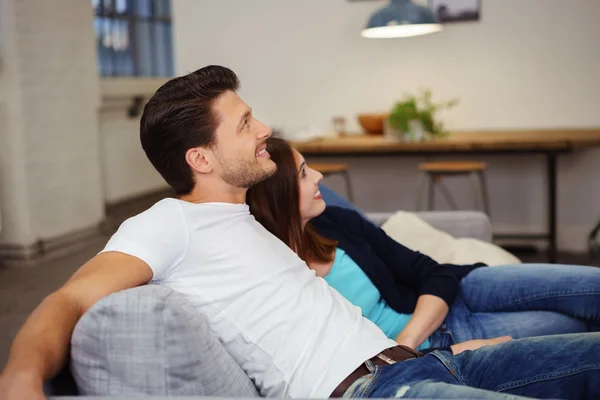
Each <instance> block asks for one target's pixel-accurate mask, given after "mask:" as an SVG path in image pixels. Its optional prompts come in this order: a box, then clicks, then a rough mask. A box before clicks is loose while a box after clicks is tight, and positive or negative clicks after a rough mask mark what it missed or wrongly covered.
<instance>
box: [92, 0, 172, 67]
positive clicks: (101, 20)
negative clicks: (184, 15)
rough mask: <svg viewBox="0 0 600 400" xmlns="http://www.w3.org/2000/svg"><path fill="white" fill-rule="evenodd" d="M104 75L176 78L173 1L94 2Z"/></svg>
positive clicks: (112, 0)
mask: <svg viewBox="0 0 600 400" xmlns="http://www.w3.org/2000/svg"><path fill="white" fill-rule="evenodd" d="M92 6H93V8H94V15H95V17H94V28H95V31H96V43H97V47H98V50H97V51H98V68H99V70H100V75H102V76H139V77H159V76H173V74H174V72H173V43H172V42H173V41H172V33H171V0H92Z"/></svg>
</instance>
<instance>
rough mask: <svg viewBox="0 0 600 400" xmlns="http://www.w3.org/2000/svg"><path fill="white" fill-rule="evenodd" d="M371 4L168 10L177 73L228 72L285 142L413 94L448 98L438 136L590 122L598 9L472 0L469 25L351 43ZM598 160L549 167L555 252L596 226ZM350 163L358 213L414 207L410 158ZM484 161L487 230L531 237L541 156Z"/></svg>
mask: <svg viewBox="0 0 600 400" xmlns="http://www.w3.org/2000/svg"><path fill="white" fill-rule="evenodd" d="M384 4H385V1H365V2H349V1H347V0H327V1H323V0H302V1H292V0H252V1H238V0H204V1H197V0H174V4H173V6H174V7H173V8H174V19H175V49H176V64H177V66H178V68H177V69H178V72H179V73H185V72H187V71H191V70H194V69H197V68H199V67H201V66H204V65H207V64H223V65H226V66H229V67H231V68H233V69H234V70H235V71H236V72H237V73H238V75H239V76H240V78H241V80H242V92H241V93H242V95H243V96H244V97H245V98H246V100H247V101H248V102H249V103H250V104H251V105H252V107H253V108H254V109H255V113H256V115H257V116H258V117H259V118H263V119H264V120H265V121H266V122H268V123H270V124H271V125H272V126H274V127H278V128H282V129H284V131H287V132H290V131H293V130H296V129H298V128H301V127H304V126H307V125H315V126H320V127H324V128H328V127H329V123H330V121H331V117H332V116H334V115H344V116H346V117H347V119H348V120H349V122H350V123H351V126H350V127H351V129H358V126H357V124H356V122H355V116H356V115H357V114H358V113H361V112H370V111H386V110H388V109H389V108H390V107H391V105H392V104H393V102H394V101H395V100H396V99H398V98H399V97H400V96H401V95H402V94H403V93H404V92H406V91H413V90H415V89H417V88H419V87H429V88H431V89H433V91H434V97H435V98H437V99H446V98H451V97H455V96H458V97H460V105H459V107H457V108H456V109H453V110H451V111H448V112H445V113H444V115H443V117H444V120H445V121H446V122H447V125H448V127H450V128H452V129H457V130H461V129H462V130H467V129H494V128H499V129H501V128H506V129H511V128H556V127H599V126H600V112H598V111H599V110H598V107H599V105H600V74H598V71H600V46H598V43H597V39H598V37H600V24H598V23H597V18H598V16H599V15H600V2H599V1H596V0H574V1H569V2H565V1H563V0H527V1H522V0H485V1H484V2H483V11H482V20H481V21H480V22H478V23H462V24H456V25H447V27H446V29H445V30H444V31H443V32H441V33H438V34H434V35H428V36H422V37H416V38H410V39H394V40H381V41H374V40H367V39H362V38H361V37H360V35H359V33H360V30H361V29H362V27H363V26H364V24H365V23H366V21H367V19H368V16H369V15H370V13H371V12H372V11H374V10H375V9H377V8H378V7H381V6H382V5H384ZM599 155H600V151H597V150H593V151H588V152H585V153H581V154H579V153H578V154H577V155H572V156H571V155H570V156H566V157H563V158H562V159H561V162H560V174H559V190H560V196H559V207H560V215H559V226H560V228H561V232H560V238H559V239H560V240H559V244H560V247H561V248H562V249H564V250H584V248H585V235H586V234H587V232H588V231H589V229H591V227H592V226H593V224H594V223H595V220H596V219H597V218H600V185H597V182H598V178H599V177H600V176H599V175H600V172H599V171H600V161H599V159H600V157H599ZM351 161H352V176H353V181H354V183H355V187H356V191H357V194H356V198H357V199H356V202H357V203H358V205H359V206H361V207H362V208H364V209H368V210H369V209H370V210H394V209H397V208H400V207H401V208H408V209H412V208H414V183H415V182H414V181H415V172H414V171H415V163H416V162H417V161H419V159H417V158H412V159H389V158H386V159H378V160H351ZM486 161H488V162H490V171H489V181H490V192H491V196H492V213H493V220H494V224H495V227H496V229H497V230H499V231H503V230H504V231H506V230H515V229H517V230H520V231H535V230H536V229H543V228H544V224H545V216H546V211H545V210H546V206H545V196H544V188H545V187H546V186H545V181H544V178H545V175H544V169H543V162H542V160H541V159H539V158H536V157H527V158H519V157H502V158H499V157H491V158H486ZM332 184H333V185H334V186H336V187H337V186H338V185H337V182H332ZM454 185H455V187H454V188H455V189H456V190H457V192H459V195H458V196H457V199H458V200H459V201H460V202H461V203H463V204H467V205H468V204H469V201H470V198H469V197H470V191H469V188H468V186H467V184H466V183H464V182H456V183H455V184H454ZM339 187H340V188H341V187H342V186H339ZM461 194H462V195H461Z"/></svg>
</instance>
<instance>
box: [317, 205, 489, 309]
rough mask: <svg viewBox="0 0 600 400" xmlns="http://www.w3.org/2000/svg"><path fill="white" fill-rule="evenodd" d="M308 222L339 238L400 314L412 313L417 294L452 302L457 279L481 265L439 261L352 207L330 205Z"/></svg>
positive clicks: (326, 235) (388, 302)
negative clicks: (440, 262) (391, 233)
mask: <svg viewBox="0 0 600 400" xmlns="http://www.w3.org/2000/svg"><path fill="white" fill-rule="evenodd" d="M311 224H312V225H313V227H314V228H315V229H316V231H317V232H318V233H320V234H321V235H323V236H324V237H326V238H328V239H334V240H337V241H338V242H339V244H338V247H339V248H341V249H342V250H344V251H345V252H346V253H347V254H348V255H349V256H350V257H351V258H352V259H353V260H354V262H356V263H357V264H358V265H359V266H360V268H361V269H362V270H363V271H364V272H365V274H366V275H367V276H368V277H369V279H371V281H372V282H373V284H374V285H375V286H376V287H377V289H379V292H380V293H381V296H382V297H383V299H384V300H385V301H386V302H387V304H389V306H390V307H392V308H393V309H394V310H396V311H397V312H399V313H404V314H411V313H412V312H413V311H414V309H415V306H416V304H417V298H418V297H419V296H420V295H423V294H430V295H433V296H437V297H440V298H441V299H443V300H444V301H445V302H446V303H447V304H448V306H451V305H452V302H453V301H454V299H455V297H456V294H457V293H458V283H459V281H460V279H462V278H463V277H464V276H466V275H467V274H468V273H469V272H471V271H472V270H474V269H475V268H478V267H483V266H485V264H483V263H478V264H473V265H454V264H439V263H437V262H436V261H434V260H433V259H431V258H430V257H428V256H426V255H424V254H421V253H419V252H416V251H412V250H410V249H409V248H407V247H405V246H403V245H401V244H400V243H398V242H396V241H395V240H393V239H392V238H390V237H389V236H388V235H387V234H386V233H385V232H384V231H383V230H382V229H381V228H379V227H377V226H376V225H375V224H373V223H372V222H370V221H368V220H366V219H365V218H363V217H362V216H361V215H360V214H359V213H357V212H356V211H352V210H349V209H346V208H341V207H334V206H328V207H327V208H326V209H325V212H323V214H321V215H320V216H318V217H316V218H313V219H312V220H311Z"/></svg>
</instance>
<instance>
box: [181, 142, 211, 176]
mask: <svg viewBox="0 0 600 400" xmlns="http://www.w3.org/2000/svg"><path fill="white" fill-rule="evenodd" d="M185 161H186V162H187V163H188V165H189V166H190V168H192V170H194V171H196V172H198V173H200V174H209V173H211V172H212V170H213V166H212V165H211V163H210V162H209V159H208V157H207V154H206V149H204V148H202V147H195V148H193V149H189V150H188V151H187V152H186V153H185Z"/></svg>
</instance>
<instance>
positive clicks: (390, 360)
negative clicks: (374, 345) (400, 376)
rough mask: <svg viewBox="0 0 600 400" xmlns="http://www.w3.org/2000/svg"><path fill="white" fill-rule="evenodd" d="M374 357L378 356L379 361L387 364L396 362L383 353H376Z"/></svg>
mask: <svg viewBox="0 0 600 400" xmlns="http://www.w3.org/2000/svg"><path fill="white" fill-rule="evenodd" d="M375 357H377V358H379V359H380V360H381V361H383V362H385V363H387V364H390V365H391V364H396V360H392V359H391V358H389V357H388V356H386V355H385V354H383V353H379V354H377V355H376V356H375Z"/></svg>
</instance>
